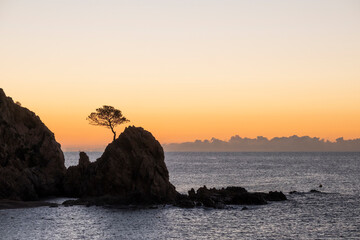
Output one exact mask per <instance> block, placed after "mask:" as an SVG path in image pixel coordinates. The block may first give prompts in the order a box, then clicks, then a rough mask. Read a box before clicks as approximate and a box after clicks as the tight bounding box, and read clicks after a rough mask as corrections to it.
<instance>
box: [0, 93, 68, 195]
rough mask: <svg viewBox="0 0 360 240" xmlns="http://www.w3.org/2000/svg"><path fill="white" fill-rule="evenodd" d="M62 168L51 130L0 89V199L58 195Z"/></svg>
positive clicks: (60, 152) (61, 156)
mask: <svg viewBox="0 0 360 240" xmlns="http://www.w3.org/2000/svg"><path fill="white" fill-rule="evenodd" d="M65 171H66V169H65V166H64V155H63V153H62V151H61V149H60V144H59V143H57V142H56V141H55V137H54V134H53V133H52V132H51V131H50V130H49V129H48V128H47V127H46V126H45V125H44V124H43V123H42V122H41V120H40V118H39V117H38V116H36V115H35V113H33V112H31V111H29V110H28V109H26V108H23V107H21V106H20V105H19V104H15V103H14V102H13V100H12V99H11V98H10V97H6V95H5V93H4V91H3V90H2V89H0V199H13V200H37V199H38V198H39V197H45V196H49V195H59V194H61V192H62V179H63V177H64V174H65Z"/></svg>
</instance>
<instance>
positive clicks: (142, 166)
mask: <svg viewBox="0 0 360 240" xmlns="http://www.w3.org/2000/svg"><path fill="white" fill-rule="evenodd" d="M86 159H87V156H86V155H84V153H80V160H79V165H78V166H73V167H69V169H68V171H67V173H66V177H65V180H64V190H65V193H66V194H67V196H72V197H80V198H82V199H87V201H91V200H89V199H92V200H93V201H95V202H96V203H95V204H99V201H100V202H102V203H103V204H158V203H171V202H173V201H175V199H176V197H177V195H178V193H177V192H176V190H175V187H174V186H173V185H172V184H171V183H170V182H169V172H168V170H167V168H166V165H165V161H164V151H163V148H162V147H161V145H160V143H159V142H158V141H157V140H156V139H155V138H154V136H153V135H152V134H151V133H150V132H148V131H146V130H144V129H143V128H141V127H133V126H132V127H127V128H126V129H125V131H124V132H123V133H122V134H120V136H119V137H118V138H117V139H116V140H115V141H113V142H112V143H110V144H109V145H108V146H107V147H106V149H105V152H104V153H103V155H102V156H101V157H100V158H99V159H97V161H96V162H93V163H89V164H87V160H86ZM84 162H85V164H84ZM90 204H91V202H90ZM100 204H101V203H100Z"/></svg>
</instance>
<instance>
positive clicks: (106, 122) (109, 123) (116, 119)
mask: <svg viewBox="0 0 360 240" xmlns="http://www.w3.org/2000/svg"><path fill="white" fill-rule="evenodd" d="M86 119H87V120H89V123H90V124H91V125H95V126H104V127H107V128H110V129H111V131H112V133H113V134H114V141H115V139H116V132H115V131H114V128H115V127H116V126H117V125H120V124H123V123H126V122H130V121H129V120H128V119H126V117H124V116H123V115H122V113H121V111H120V110H119V109H116V108H114V107H112V106H107V105H104V106H102V107H101V108H98V109H96V112H92V113H91V114H90V115H89V116H88V117H87V118H86Z"/></svg>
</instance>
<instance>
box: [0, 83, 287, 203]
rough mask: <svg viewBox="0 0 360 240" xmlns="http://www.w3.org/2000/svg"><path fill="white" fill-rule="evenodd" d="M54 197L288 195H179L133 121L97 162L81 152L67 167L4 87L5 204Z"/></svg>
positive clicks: (191, 199)
mask: <svg viewBox="0 0 360 240" xmlns="http://www.w3.org/2000/svg"><path fill="white" fill-rule="evenodd" d="M50 196H57V197H61V196H62V197H71V198H78V200H68V201H66V202H64V205H66V206H71V205H86V206H91V205H97V206H104V205H121V206H128V205H139V206H144V205H157V204H172V205H175V206H178V207H184V208H192V207H197V206H204V207H210V208H224V207H226V206H227V205H253V204H266V203H267V201H283V200H286V196H285V195H284V194H283V193H282V192H269V193H250V192H248V191H246V189H244V188H241V187H227V188H223V189H214V188H212V189H208V188H207V187H206V186H204V187H201V188H199V189H198V190H197V191H196V192H195V190H194V189H191V190H190V191H189V192H188V194H180V193H178V192H177V191H176V189H175V187H174V186H173V185H172V184H171V183H170V181H169V172H168V170H167V167H166V165H165V161H164V151H163V148H162V146H161V145H160V143H159V142H158V141H157V140H156V139H155V138H154V136H153V135H152V134H151V133H150V132H148V131H146V130H144V129H143V128H141V127H134V126H131V127H127V128H126V129H125V131H124V132H123V133H122V134H120V136H119V137H118V138H117V139H115V140H114V141H113V142H112V143H110V144H109V145H108V146H107V147H106V149H105V151H104V153H103V154H102V156H101V157H100V158H99V159H97V160H96V161H95V162H90V161H89V158H88V156H87V155H86V153H84V152H80V158H79V164H78V165H77V166H71V167H69V168H68V169H66V168H65V165H64V154H63V152H62V151H61V147H60V144H59V143H57V142H56V140H55V137H54V134H53V133H52V132H51V131H50V130H49V129H48V128H47V127H46V126H45V125H44V123H43V122H42V121H41V120H40V118H39V117H38V116H36V115H35V113H33V112H31V111H30V110H28V109H26V108H24V107H21V106H20V105H19V104H16V103H14V101H13V100H12V99H11V98H10V97H7V96H6V95H5V93H4V91H3V90H2V89H1V88H0V208H13V207H31V206H41V205H49V206H52V204H49V203H46V202H41V201H39V200H41V199H43V198H45V197H50Z"/></svg>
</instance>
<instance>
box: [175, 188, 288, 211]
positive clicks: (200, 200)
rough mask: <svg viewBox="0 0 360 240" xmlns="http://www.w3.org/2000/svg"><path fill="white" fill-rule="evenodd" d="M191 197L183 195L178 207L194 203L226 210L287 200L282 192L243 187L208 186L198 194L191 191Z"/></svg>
mask: <svg viewBox="0 0 360 240" xmlns="http://www.w3.org/2000/svg"><path fill="white" fill-rule="evenodd" d="M188 193H189V195H188V196H187V199H186V196H184V195H182V196H181V198H179V199H178V200H177V204H176V205H177V206H179V207H187V204H188V205H190V204H192V203H193V205H195V206H204V207H209V208H218V209H221V208H225V207H226V205H262V204H267V201H284V200H287V198H286V196H285V195H284V194H283V193H282V192H269V193H263V192H255V193H251V192H248V191H247V190H246V189H245V188H242V187H227V188H221V189H216V188H210V189H208V188H207V187H206V186H203V187H201V188H199V189H198V190H197V191H196V192H195V190H194V189H191V190H190V191H189V192H188ZM190 202H192V203H190Z"/></svg>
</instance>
